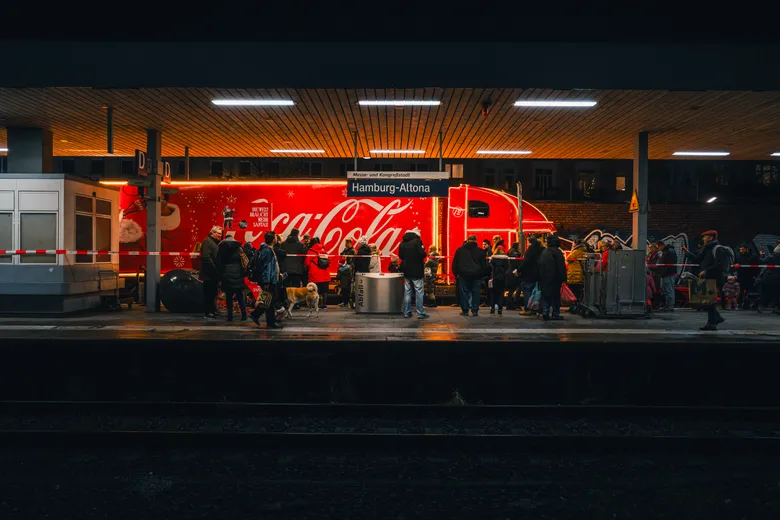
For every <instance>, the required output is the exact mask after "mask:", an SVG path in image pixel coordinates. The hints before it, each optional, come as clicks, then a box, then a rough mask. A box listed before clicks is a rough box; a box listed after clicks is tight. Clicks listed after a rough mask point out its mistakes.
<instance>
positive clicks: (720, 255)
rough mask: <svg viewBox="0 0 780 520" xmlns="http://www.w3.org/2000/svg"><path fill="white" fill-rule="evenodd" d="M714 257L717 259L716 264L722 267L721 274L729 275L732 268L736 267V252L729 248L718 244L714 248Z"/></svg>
mask: <svg viewBox="0 0 780 520" xmlns="http://www.w3.org/2000/svg"><path fill="white" fill-rule="evenodd" d="M712 256H713V257H714V258H715V263H716V264H717V265H718V267H720V270H721V272H723V273H728V272H729V271H731V266H732V265H734V259H735V258H736V257H735V255H734V250H733V249H731V248H730V247H729V246H723V245H720V244H718V245H717V246H715V247H713V248H712Z"/></svg>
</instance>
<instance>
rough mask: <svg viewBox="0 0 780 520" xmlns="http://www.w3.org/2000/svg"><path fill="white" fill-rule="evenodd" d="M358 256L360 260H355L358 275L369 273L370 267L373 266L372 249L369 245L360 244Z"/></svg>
mask: <svg viewBox="0 0 780 520" xmlns="http://www.w3.org/2000/svg"><path fill="white" fill-rule="evenodd" d="M357 254H358V256H359V257H360V258H355V261H354V262H353V265H354V266H355V272H356V273H367V272H369V265H370V264H371V258H369V257H370V256H371V248H370V247H368V243H366V242H360V243H359V244H358V249H357Z"/></svg>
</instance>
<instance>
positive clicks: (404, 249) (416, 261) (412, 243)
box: [398, 228, 430, 320]
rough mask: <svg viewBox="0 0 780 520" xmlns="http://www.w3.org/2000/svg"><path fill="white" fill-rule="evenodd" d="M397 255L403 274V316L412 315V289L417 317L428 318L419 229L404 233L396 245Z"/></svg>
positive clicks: (423, 251)
mask: <svg viewBox="0 0 780 520" xmlns="http://www.w3.org/2000/svg"><path fill="white" fill-rule="evenodd" d="M398 257H399V258H400V259H401V272H402V273H403V275H404V317H406V318H411V317H412V291H414V303H415V307H416V308H417V319H418V320H425V319H428V318H430V315H428V314H426V312H425V309H424V307H423V304H424V303H425V296H424V292H423V278H424V276H425V247H423V243H422V240H421V239H420V230H419V229H417V228H414V229H412V230H411V231H407V232H406V233H404V236H403V239H402V242H401V245H400V246H398Z"/></svg>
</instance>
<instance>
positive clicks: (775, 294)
mask: <svg viewBox="0 0 780 520" xmlns="http://www.w3.org/2000/svg"><path fill="white" fill-rule="evenodd" d="M764 263H766V265H774V266H777V267H775V268H770V269H767V268H764V271H763V272H762V273H761V277H760V280H761V289H760V291H761V292H760V301H759V306H758V312H764V311H765V310H767V308H768V307H770V306H771V305H778V306H780V245H778V246H776V247H775V249H774V251H773V254H772V256H770V257H768V258H766V259H765V260H764Z"/></svg>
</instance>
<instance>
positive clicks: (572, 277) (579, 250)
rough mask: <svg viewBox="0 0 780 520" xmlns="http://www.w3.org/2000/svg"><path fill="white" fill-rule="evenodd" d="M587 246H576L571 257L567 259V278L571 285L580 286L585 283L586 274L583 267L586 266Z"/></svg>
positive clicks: (570, 254)
mask: <svg viewBox="0 0 780 520" xmlns="http://www.w3.org/2000/svg"><path fill="white" fill-rule="evenodd" d="M586 254H587V251H586V250H585V244H579V245H577V246H574V249H572V250H571V253H569V256H568V257H566V278H567V279H568V280H569V284H572V285H579V284H583V283H585V273H584V272H583V270H582V266H583V265H584V264H585V255H586Z"/></svg>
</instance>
